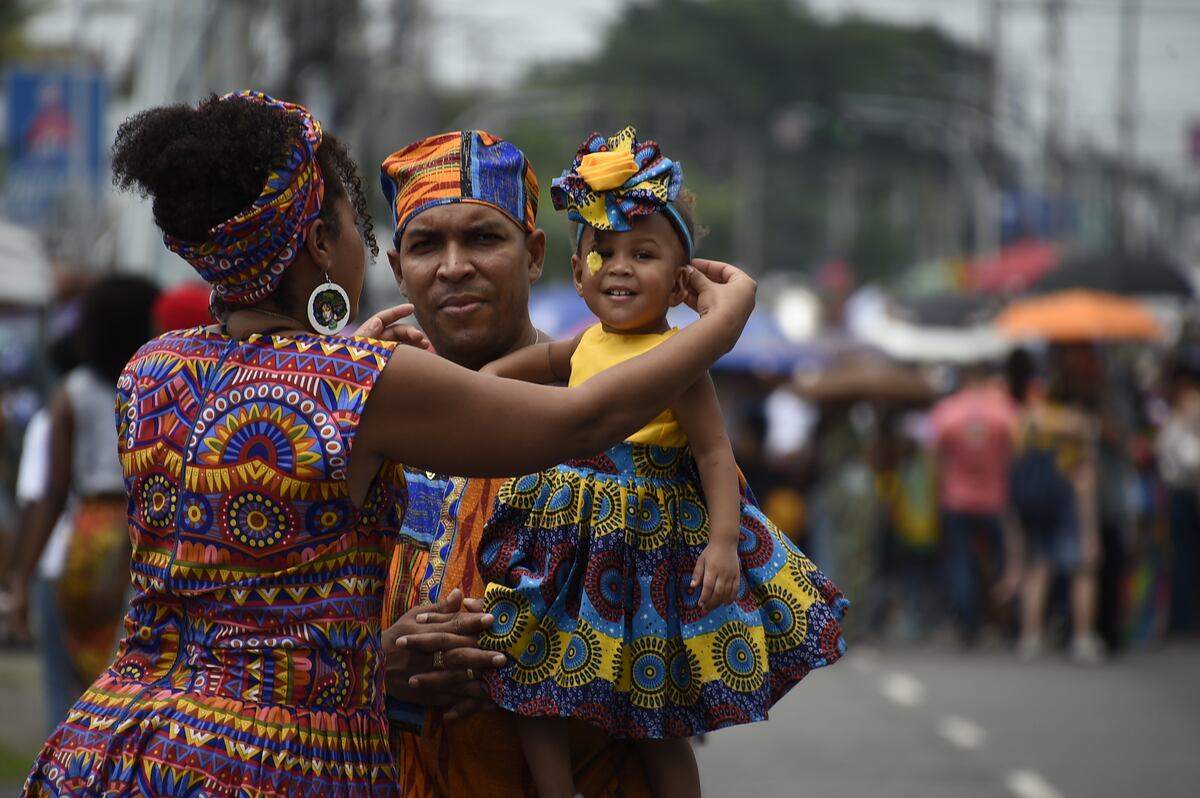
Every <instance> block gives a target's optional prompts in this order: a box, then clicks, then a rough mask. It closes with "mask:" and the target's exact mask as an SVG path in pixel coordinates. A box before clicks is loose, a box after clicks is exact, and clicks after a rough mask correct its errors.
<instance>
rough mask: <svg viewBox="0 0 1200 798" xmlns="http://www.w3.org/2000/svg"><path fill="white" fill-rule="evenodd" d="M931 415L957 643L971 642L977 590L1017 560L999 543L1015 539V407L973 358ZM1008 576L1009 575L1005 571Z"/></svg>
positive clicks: (977, 623)
mask: <svg viewBox="0 0 1200 798" xmlns="http://www.w3.org/2000/svg"><path fill="white" fill-rule="evenodd" d="M930 420H931V422H932V426H933V432H934V438H935V449H936V454H937V476H938V491H939V496H938V503H939V505H940V508H941V512H942V523H943V528H942V531H943V535H944V538H945V540H946V546H947V555H946V560H947V568H948V572H947V580H948V584H947V587H948V588H949V592H950V597H951V599H952V601H953V604H954V607H955V611H956V613H957V615H958V620H959V628H960V632H961V636H962V640H963V643H964V644H966V645H967V646H971V645H973V644H974V643H975V641H976V638H977V636H978V634H979V631H980V627H981V626H982V624H983V620H984V608H985V607H984V600H983V598H982V594H984V593H985V590H986V589H988V588H990V587H991V585H990V584H988V582H990V581H999V579H1000V569H1001V568H1002V567H1003V566H1004V565H1006V564H1007V565H1008V566H1009V568H1012V567H1014V566H1015V563H1013V562H1012V559H1013V558H1012V557H1011V556H1010V557H1005V550H1006V549H1007V550H1009V551H1010V552H1011V550H1012V548H1013V546H1014V543H1013V537H1014V534H1015V533H1014V530H1013V528H1012V524H1011V523H1010V519H1009V518H1008V517H1007V516H1008V506H1009V470H1010V467H1011V465H1012V459H1013V453H1014V446H1015V439H1016V427H1017V414H1016V409H1015V408H1014V407H1013V403H1012V401H1011V400H1010V399H1009V397H1008V395H1007V394H1006V393H1005V392H1004V391H1003V389H1002V388H1001V387H1000V386H999V385H997V384H996V383H995V382H994V381H993V379H992V377H991V375H990V374H989V373H988V370H987V369H986V368H985V367H984V366H982V365H976V366H972V367H970V368H968V369H967V371H966V374H965V376H964V379H963V386H962V387H961V388H960V389H959V390H958V391H957V392H956V393H954V394H952V395H950V396H948V397H946V398H945V399H943V400H942V401H941V402H939V403H938V404H937V405H936V406H935V407H934V409H933V413H932V415H931V418H930ZM1005 560H1008V562H1007V563H1005ZM1006 580H1011V572H1010V574H1009V575H1006ZM1009 589H1010V590H1011V586H1009Z"/></svg>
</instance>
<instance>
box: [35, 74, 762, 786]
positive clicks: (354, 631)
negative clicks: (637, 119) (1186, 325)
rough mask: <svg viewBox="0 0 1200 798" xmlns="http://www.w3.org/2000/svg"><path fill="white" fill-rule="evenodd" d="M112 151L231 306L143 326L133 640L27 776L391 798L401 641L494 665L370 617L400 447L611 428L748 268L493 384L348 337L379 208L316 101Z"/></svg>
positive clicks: (455, 627)
mask: <svg viewBox="0 0 1200 798" xmlns="http://www.w3.org/2000/svg"><path fill="white" fill-rule="evenodd" d="M113 150H114V154H113V168H114V173H115V174H116V177H117V181H118V183H119V184H120V185H122V186H125V187H138V188H139V189H141V190H143V191H144V192H146V193H147V194H149V195H151V196H152V197H153V211H154V217H155V221H156V223H157V224H158V225H159V227H160V228H161V229H162V230H163V232H164V241H165V242H166V244H167V245H168V247H169V248H171V249H172V251H174V252H176V253H177V254H179V255H181V256H182V257H183V258H184V259H185V260H187V261H188V263H189V264H191V265H192V266H193V267H194V268H195V269H196V270H197V271H198V272H199V273H200V274H201V276H203V277H204V278H205V279H206V281H208V282H209V284H210V285H211V286H213V288H214V290H216V291H217V293H218V294H219V295H220V300H221V301H220V303H219V305H220V307H219V314H220V325H219V326H216V327H207V328H193V329H190V330H183V331H180V332H177V333H172V334H167V335H164V336H161V337H159V338H156V339H154V340H153V341H151V342H150V343H148V344H146V345H145V346H143V347H142V348H141V349H140V350H139V351H138V352H137V353H136V354H135V355H134V357H133V359H132V360H130V362H129V363H128V364H127V365H126V367H125V369H124V370H123V371H122V372H121V377H120V380H119V382H118V391H117V413H116V418H117V422H118V434H117V442H118V444H117V446H118V452H119V454H120V462H121V465H122V468H123V470H124V478H125V487H126V489H127V493H128V504H127V509H128V515H127V519H126V520H127V523H128V529H129V533H130V536H131V537H132V539H133V554H132V572H133V576H134V590H135V595H134V598H133V600H132V602H131V607H130V613H129V616H128V618H127V622H126V629H127V630H128V635H127V637H126V638H125V639H124V640H123V641H122V643H121V647H120V649H119V653H118V656H117V660H116V662H114V663H113V664H112V665H111V666H110V667H109V668H108V669H107V670H106V671H105V672H104V674H102V675H101V676H100V678H99V679H97V680H96V682H95V683H93V685H92V687H91V688H89V689H88V690H87V691H85V693H84V695H83V696H82V697H81V698H80V699H79V700H78V701H77V702H76V703H75V705H74V706H73V707H72V709H71V711H70V712H69V713H68V716H67V719H66V720H65V721H64V722H63V723H62V724H60V725H59V727H58V728H57V729H56V730H55V732H54V733H53V734H52V735H51V737H50V739H49V740H48V741H47V742H46V745H45V746H44V747H43V749H42V751H41V753H40V754H39V756H38V758H37V760H36V761H35V763H34V766H33V769H32V771H31V773H30V775H29V778H28V780H27V781H26V785H25V794H26V795H29V796H35V795H36V796H56V795H82V794H90V795H101V794H104V795H117V794H121V795H132V794H145V795H181V794H192V795H199V794H224V795H233V794H238V795H245V796H267V795H271V796H279V795H300V794H304V795H306V796H312V797H313V798H316V797H317V796H335V795H336V796H348V795H356V796H366V795H371V796H394V795H397V794H398V791H399V787H398V786H397V783H396V770H395V764H394V762H393V760H392V756H391V753H390V751H389V750H388V748H387V730H386V721H385V717H384V712H383V670H382V667H381V666H382V662H383V659H384V657H385V656H386V654H387V653H389V652H390V651H392V650H396V649H398V650H400V651H404V652H410V653H413V652H420V651H430V650H431V649H432V648H434V647H435V646H437V645H441V644H443V643H442V641H444V640H445V639H446V638H447V637H449V638H452V639H454V638H458V639H461V640H462V641H464V646H463V647H460V648H457V649H455V650H454V651H453V652H452V653H453V654H454V656H453V657H451V656H449V655H446V656H445V657H442V658H440V659H439V660H438V661H439V662H440V664H441V665H442V666H443V667H444V668H453V669H454V670H455V675H456V676H464V677H466V678H469V677H470V673H471V671H469V670H466V669H468V668H475V667H487V666H489V665H491V666H494V665H495V664H497V663H496V662H495V658H496V655H494V654H492V653H490V652H483V651H476V650H474V649H471V648H469V644H470V643H471V642H472V640H473V638H472V637H471V635H473V634H474V633H477V632H479V631H480V630H481V629H483V628H485V627H487V626H488V625H490V623H491V621H492V620H493V619H492V618H491V617H490V616H487V615H483V614H482V613H473V612H467V613H463V614H462V615H460V616H458V617H457V618H455V619H454V620H453V621H450V622H446V623H427V624H419V623H418V622H417V620H416V617H415V615H414V616H412V617H409V618H404V619H402V624H401V629H402V630H407V631H411V632H413V633H414V634H406V635H404V636H403V637H402V638H400V639H397V638H396V637H395V636H389V638H388V639H385V640H381V639H380V633H379V616H380V612H381V600H382V598H383V584H384V578H385V574H386V568H387V562H388V555H389V554H390V550H391V547H392V544H393V542H394V540H395V535H396V532H397V529H398V527H399V525H400V519H401V516H402V514H403V508H404V505H405V484H404V478H403V470H402V467H401V466H400V465H399V463H400V462H402V461H409V462H412V463H413V464H414V465H418V466H421V467H423V468H428V469H437V470H452V471H464V472H468V473H481V474H502V473H511V472H523V471H529V470H535V469H537V468H543V467H546V466H548V465H550V464H552V463H555V462H558V461H560V460H562V459H565V458H567V457H573V456H583V455H586V454H587V453H589V452H593V451H596V450H598V449H602V448H604V447H605V446H606V445H609V444H611V443H613V442H615V441H617V440H619V439H620V438H621V437H622V435H623V434H625V433H627V432H629V431H630V430H633V429H636V428H637V427H638V426H639V425H641V424H642V423H644V422H645V421H647V420H648V419H649V418H650V417H652V416H653V415H654V414H655V412H656V410H657V409H659V408H661V407H663V406H665V405H666V404H668V403H669V402H670V401H672V400H673V399H674V398H675V397H676V395H677V394H678V389H677V388H675V387H674V386H677V385H687V384H690V383H691V382H692V381H694V380H695V379H697V378H698V377H699V376H700V375H701V374H702V373H704V370H705V368H706V367H707V366H708V365H710V364H711V363H712V362H713V361H714V360H715V359H716V358H717V357H718V356H719V355H720V354H722V353H723V352H725V351H728V349H730V348H731V347H732V345H733V343H734V342H735V341H736V338H737V333H738V331H740V329H741V327H742V325H744V323H745V321H746V319H747V318H748V317H749V313H750V310H751V308H752V305H753V292H754V285H753V282H752V281H750V280H749V279H748V278H746V277H745V276H744V275H743V274H742V273H741V272H739V271H738V270H736V269H734V268H733V267H729V266H724V265H718V266H715V267H714V268H713V269H712V270H711V271H712V273H713V274H714V276H715V277H716V278H717V281H716V282H718V283H724V285H716V284H714V283H713V282H712V281H709V280H708V279H707V278H705V277H704V276H703V273H702V271H697V272H695V273H691V275H690V277H691V279H690V281H689V282H690V285H691V287H692V288H693V289H694V290H695V292H696V296H695V297H694V301H696V302H697V304H698V305H699V306H700V307H701V308H702V309H703V310H704V313H703V314H702V316H701V319H700V321H698V322H697V323H695V324H693V325H690V326H689V327H688V328H687V329H686V330H682V331H681V332H680V333H679V334H678V335H677V336H675V338H674V339H672V340H671V341H668V342H666V343H665V344H664V345H663V346H661V347H658V348H657V349H656V350H655V351H654V352H650V353H647V354H646V355H644V356H641V357H638V358H636V359H635V360H632V361H629V362H627V363H624V364H621V365H620V366H618V367H616V368H614V369H613V372H614V373H613V374H612V375H611V378H609V379H605V378H603V375H602V377H600V378H597V379H596V380H593V381H590V382H589V383H588V384H587V385H585V386H580V387H579V388H578V389H576V390H574V391H572V392H570V393H566V394H565V393H564V392H563V391H561V390H556V389H553V388H546V387H543V386H535V385H527V384H524V383H519V382H515V381H503V380H497V379H490V378H486V377H483V376H480V375H477V374H474V373H472V372H470V371H468V370H466V369H461V368H457V367H455V366H452V365H451V364H448V363H446V362H445V361H443V360H440V359H437V358H434V357H432V356H430V355H429V354H428V353H426V352H423V351H419V350H418V347H417V346H403V347H397V343H396V342H397V341H406V342H410V343H414V344H417V345H420V344H422V343H424V341H423V338H421V337H420V336H419V335H418V334H416V333H414V332H413V331H412V328H410V327H403V328H401V329H390V328H389V329H387V330H384V331H382V332H381V334H386V335H388V336H389V338H390V340H386V341H384V340H376V339H368V338H352V337H348V336H340V335H338V334H337V333H339V332H340V331H341V329H342V328H343V327H344V326H345V324H346V323H348V322H349V321H350V319H351V318H353V316H354V315H355V313H356V311H357V308H358V301H359V296H360V293H361V290H362V285H363V280H364V275H365V265H366V264H365V257H364V252H363V238H362V236H361V234H360V231H359V229H358V226H359V224H360V223H361V224H362V225H363V227H364V228H366V225H367V224H368V223H369V219H368V218H367V217H366V215H365V204H366V202H365V197H364V196H363V194H362V188H361V186H362V184H361V180H360V178H359V177H358V173H357V167H356V165H355V164H354V162H353V160H351V159H350V157H349V155H348V154H347V152H346V151H345V149H344V148H343V147H342V146H341V144H340V143H339V142H337V141H336V139H334V138H333V137H332V136H328V135H325V134H324V132H323V131H322V128H321V125H320V123H319V122H317V120H315V119H314V118H313V117H312V115H311V114H309V113H308V111H307V109H305V108H303V107H302V106H299V105H295V104H292V103H285V102H281V101H278V100H275V99H273V98H270V97H268V96H266V95H263V94H260V93H257V92H242V93H238V94H230V95H225V96H224V97H211V98H209V99H208V100H206V101H204V102H202V103H201V104H200V106H199V107H190V106H186V105H175V106H168V107H159V108H152V109H149V110H147V111H143V112H142V113H140V114H138V115H137V116H134V117H132V118H130V119H128V120H126V122H125V123H124V124H122V126H121V128H120V129H119V130H118V133H117V141H116V144H115V146H114V148H113ZM367 232H368V236H369V229H367ZM145 304H146V306H147V307H149V305H150V302H149V300H147V301H146V302H145ZM322 304H325V305H328V306H329V307H330V308H331V310H332V312H333V313H334V314H335V316H336V318H335V319H333V320H332V323H330V324H324V323H322V318H321V317H320V316H318V314H317V313H316V310H317V307H318V306H319V305H322ZM401 313H402V310H395V311H394V315H395V316H397V317H398V316H399V315H401ZM368 400H370V401H369V402H368ZM111 421H112V417H111V416H109V426H111ZM533 429H536V430H538V431H539V433H540V434H537V435H531V434H530V432H529V431H530V430H533ZM445 606H447V605H445V604H444V605H440V606H438V607H429V608H423V611H434V610H440V609H444V608H445ZM418 632H419V633H420V634H417V633H418ZM438 650H440V649H438Z"/></svg>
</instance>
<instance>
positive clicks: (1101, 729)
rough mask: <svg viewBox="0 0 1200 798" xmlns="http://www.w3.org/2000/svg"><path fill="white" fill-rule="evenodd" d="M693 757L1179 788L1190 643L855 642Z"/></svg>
mask: <svg viewBox="0 0 1200 798" xmlns="http://www.w3.org/2000/svg"><path fill="white" fill-rule="evenodd" d="M37 679H38V674H37V665H36V660H35V658H34V657H33V655H32V654H31V653H29V652H12V651H6V652H3V653H2V654H0V700H2V703H0V717H3V718H4V723H3V724H0V748H2V749H3V750H4V752H5V756H4V759H5V760H6V764H7V765H8V767H6V768H5V769H4V772H3V774H2V775H3V777H2V778H0V794H4V795H12V794H15V792H16V791H17V789H19V780H20V778H21V777H20V775H18V773H19V772H20V770H21V768H22V767H24V766H27V764H28V761H27V760H28V759H29V758H30V757H31V756H32V754H33V752H34V751H35V750H36V748H37V746H38V744H39V743H40V741H41V732H40V729H41V724H40V722H38V721H39V720H40V702H39V693H38V689H39V687H38V683H37ZM697 756H698V758H699V762H700V774H701V779H702V783H703V785H704V790H705V795H706V796H709V797H710V798H713V797H716V798H722V797H723V796H747V798H748V797H749V796H755V798H760V797H766V796H789V797H790V796H810V795H811V796H822V797H823V798H836V797H839V796H846V798H857V797H858V796H886V797H887V798H909V797H910V796H911V798H952V797H953V798H958V797H959V796H972V798H974V796H979V798H1105V797H1106V796H1142V795H1154V796H1155V798H1176V797H1177V796H1178V798H1184V797H1185V796H1187V797H1188V798H1190V797H1191V796H1195V795H1196V794H1197V790H1198V787H1200V644H1197V643H1187V644H1184V643H1177V644H1173V645H1171V646H1168V647H1166V648H1164V649H1162V650H1157V651H1150V652H1137V653H1133V654H1129V655H1126V656H1124V657H1122V658H1120V659H1118V660H1116V661H1115V662H1113V663H1110V664H1108V665H1105V666H1102V667H1096V668H1081V667H1078V666H1074V665H1071V664H1069V663H1068V662H1066V661H1065V660H1063V659H1060V658H1058V657H1057V656H1055V655H1049V656H1047V657H1046V658H1044V659H1043V660H1041V661H1039V662H1036V663H1034V664H1029V665H1023V664H1021V663H1019V662H1017V661H1016V659H1015V658H1014V657H1013V656H1012V655H1011V654H1010V653H1009V652H1007V651H1000V650H995V651H988V652H982V653H973V654H964V653H960V652H958V651H955V650H953V649H950V648H948V647H925V648H919V649H903V648H889V649H884V650H880V649H873V648H867V647H865V646H860V647H857V648H855V649H853V650H852V651H851V653H850V654H849V655H847V657H846V658H845V659H844V660H843V661H842V662H841V663H839V664H837V665H835V666H834V667H832V668H829V669H826V670H824V671H817V672H815V673H813V674H811V675H810V676H809V677H808V678H807V679H805V680H804V681H803V682H801V683H800V685H799V686H798V687H797V688H796V689H795V690H794V691H793V692H792V693H791V694H790V695H789V696H787V697H786V698H784V700H783V701H782V702H781V704H780V705H779V706H778V707H777V709H776V711H775V712H774V713H773V714H772V718H771V721H770V722H769V723H760V724H755V725H753V726H745V727H740V728H736V729H728V730H725V731H722V732H718V733H716V734H713V735H710V736H709V737H708V738H707V741H706V742H704V743H703V744H701V745H699V746H697ZM22 758H23V759H25V760H26V764H25V765H20V764H19V760H20V759H22Z"/></svg>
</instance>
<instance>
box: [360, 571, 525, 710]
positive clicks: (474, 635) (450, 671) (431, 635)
mask: <svg viewBox="0 0 1200 798" xmlns="http://www.w3.org/2000/svg"><path fill="white" fill-rule="evenodd" d="M494 620H495V619H494V618H493V616H492V615H491V614H490V613H485V612H483V602H482V601H480V600H479V599H464V598H463V594H462V591H461V590H458V589H457V588H456V589H454V590H452V591H451V592H450V594H449V595H448V596H446V598H444V599H442V600H441V601H439V602H437V603H435V604H424V605H421V606H420V607H414V608H413V609H411V610H409V611H408V612H406V613H405V614H404V615H403V616H401V618H400V619H399V620H398V621H396V622H395V623H394V624H392V625H391V626H389V627H388V628H387V629H385V630H384V632H383V652H384V674H385V676H384V678H385V681H386V683H387V691H388V694H389V695H392V696H394V697H396V698H400V699H402V700H405V701H411V702H413V703H417V704H421V705H423V706H431V707H449V708H450V709H449V711H448V712H447V713H446V718H447V719H453V718H455V717H461V716H463V715H467V714H470V713H471V712H474V711H476V710H479V709H490V708H492V704H491V703H490V702H489V701H488V700H487V696H486V694H485V693H484V692H483V685H482V683H481V682H480V681H479V678H478V676H479V671H481V670H483V669H484V668H495V667H497V666H499V665H503V664H504V662H505V657H504V655H503V654H499V653H497V652H495V651H484V650H482V649H480V648H478V636H479V633H480V632H482V631H483V630H484V629H488V628H490V627H491V625H492V623H493V621H494Z"/></svg>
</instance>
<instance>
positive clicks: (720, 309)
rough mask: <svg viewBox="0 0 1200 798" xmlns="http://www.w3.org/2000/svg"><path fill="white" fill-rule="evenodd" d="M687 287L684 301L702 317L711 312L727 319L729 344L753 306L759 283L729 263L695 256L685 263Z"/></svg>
mask: <svg viewBox="0 0 1200 798" xmlns="http://www.w3.org/2000/svg"><path fill="white" fill-rule="evenodd" d="M687 287H688V292H687V296H686V297H684V301H685V302H687V304H688V306H689V307H690V308H692V309H693V310H695V311H696V312H697V313H699V314H700V317H701V318H703V317H705V316H713V317H718V318H720V319H722V320H727V321H728V322H729V324H730V330H731V331H732V332H733V333H734V335H733V337H732V339H731V341H730V344H729V345H730V347H732V346H733V344H734V343H736V342H737V339H738V336H739V335H741V332H742V327H743V326H744V325H745V324H746V320H747V319H749V318H750V311H752V310H754V294H755V292H756V291H757V290H758V283H756V282H754V280H751V279H750V276H749V275H748V274H746V273H745V272H744V271H742V270H741V269H739V268H738V267H736V266H733V265H731V264H729V263H722V262H721V261H716V260H705V259H704V258H696V259H695V260H693V261H692V262H691V264H690V266H689V267H688V273H687Z"/></svg>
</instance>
